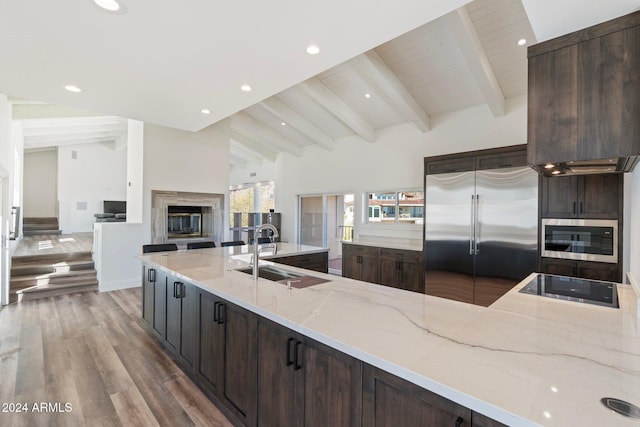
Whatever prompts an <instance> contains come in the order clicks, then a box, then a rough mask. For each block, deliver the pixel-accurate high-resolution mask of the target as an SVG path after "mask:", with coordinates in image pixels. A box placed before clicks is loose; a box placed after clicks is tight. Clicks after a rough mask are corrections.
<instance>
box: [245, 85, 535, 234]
mask: <svg viewBox="0 0 640 427" xmlns="http://www.w3.org/2000/svg"><path fill="white" fill-rule="evenodd" d="M506 110H507V111H506V114H505V115H504V116H502V117H494V116H493V115H492V114H491V111H490V110H489V108H488V107H486V106H480V107H474V108H469V109H466V110H463V111H459V112H456V113H451V114H446V115H442V116H437V117H433V118H432V120H431V124H432V129H431V130H430V131H428V132H425V133H422V132H420V131H419V130H418V129H417V128H416V127H415V126H414V125H413V124H406V125H401V126H396V127H393V128H388V129H384V130H383V131H381V132H379V134H378V138H377V141H376V142H374V143H369V142H366V141H364V140H362V139H361V138H358V137H350V138H344V139H341V140H339V141H337V144H336V148H335V149H334V150H333V151H327V150H324V149H322V148H320V147H309V148H307V149H305V152H304V153H303V155H302V156H300V157H295V156H292V155H289V154H280V156H279V157H278V159H277V160H276V173H275V176H274V180H275V185H276V200H275V203H276V206H277V210H278V211H280V212H282V229H283V230H282V231H283V233H282V234H283V240H288V241H295V239H296V237H297V230H296V224H297V221H296V215H297V201H296V200H297V196H298V195H300V194H321V193H332V194H341V193H348V192H353V193H354V194H355V197H356V213H355V214H356V218H357V219H356V234H357V236H358V233H359V237H363V236H364V235H381V236H391V235H395V236H399V237H402V238H410V239H416V240H418V239H422V226H421V225H419V226H415V225H414V226H391V227H393V228H390V227H389V226H385V225H380V224H371V225H364V226H363V225H358V220H359V219H360V218H361V217H362V205H361V200H362V195H363V193H365V192H367V191H380V190H401V189H409V188H422V187H423V173H424V166H423V159H424V157H427V156H432V155H439V154H448V153H454V152H462V151H469V150H478V149H484V148H494V147H501V146H507V145H516V144H524V143H526V137H527V135H526V129H527V103H526V97H524V96H523V97H518V98H514V99H511V100H509V101H508V102H507V108H506ZM233 184H236V182H233Z"/></svg>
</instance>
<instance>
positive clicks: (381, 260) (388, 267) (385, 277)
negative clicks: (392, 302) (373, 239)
mask: <svg viewBox="0 0 640 427" xmlns="http://www.w3.org/2000/svg"><path fill="white" fill-rule="evenodd" d="M423 272H424V267H423V265H422V252H420V251H410V250H403V249H389V248H378V247H375V246H366V245H353V244H350V243H343V244H342V276H343V277H348V278H350V279H356V280H363V281H365V282H370V283H376V284H379V285H385V286H392V287H394V288H398V289H405V290H408V291H414V292H420V293H424V279H423Z"/></svg>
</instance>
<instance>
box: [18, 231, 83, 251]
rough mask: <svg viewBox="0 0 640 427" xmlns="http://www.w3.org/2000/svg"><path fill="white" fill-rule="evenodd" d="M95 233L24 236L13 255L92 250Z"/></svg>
mask: <svg viewBox="0 0 640 427" xmlns="http://www.w3.org/2000/svg"><path fill="white" fill-rule="evenodd" d="M92 250H93V233H92V232H86V233H70V234H41V235H33V236H22V239H21V240H20V242H19V243H18V246H17V247H16V251H15V253H14V254H13V256H28V255H48V254H59V253H66V252H91V251H92Z"/></svg>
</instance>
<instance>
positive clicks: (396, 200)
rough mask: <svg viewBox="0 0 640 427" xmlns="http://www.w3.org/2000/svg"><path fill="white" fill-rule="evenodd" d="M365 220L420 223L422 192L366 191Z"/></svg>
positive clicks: (387, 222)
mask: <svg viewBox="0 0 640 427" xmlns="http://www.w3.org/2000/svg"><path fill="white" fill-rule="evenodd" d="M367 212H368V216H367V219H366V222H368V223H370V224H422V222H423V214H424V193H423V192H422V191H396V192H379V193H377V192H376V193H374V192H370V193H367Z"/></svg>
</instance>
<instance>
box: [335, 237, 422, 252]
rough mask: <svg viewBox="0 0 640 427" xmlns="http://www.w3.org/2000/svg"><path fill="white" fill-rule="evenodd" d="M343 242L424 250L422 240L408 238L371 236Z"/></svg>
mask: <svg viewBox="0 0 640 427" xmlns="http://www.w3.org/2000/svg"><path fill="white" fill-rule="evenodd" d="M342 243H345V244H348V245H361V246H373V247H377V248H387V249H404V250H407V251H418V252H422V240H411V241H409V240H407V239H402V240H400V239H383V238H371V237H367V238H364V239H355V240H352V241H346V240H343V241H342Z"/></svg>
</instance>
